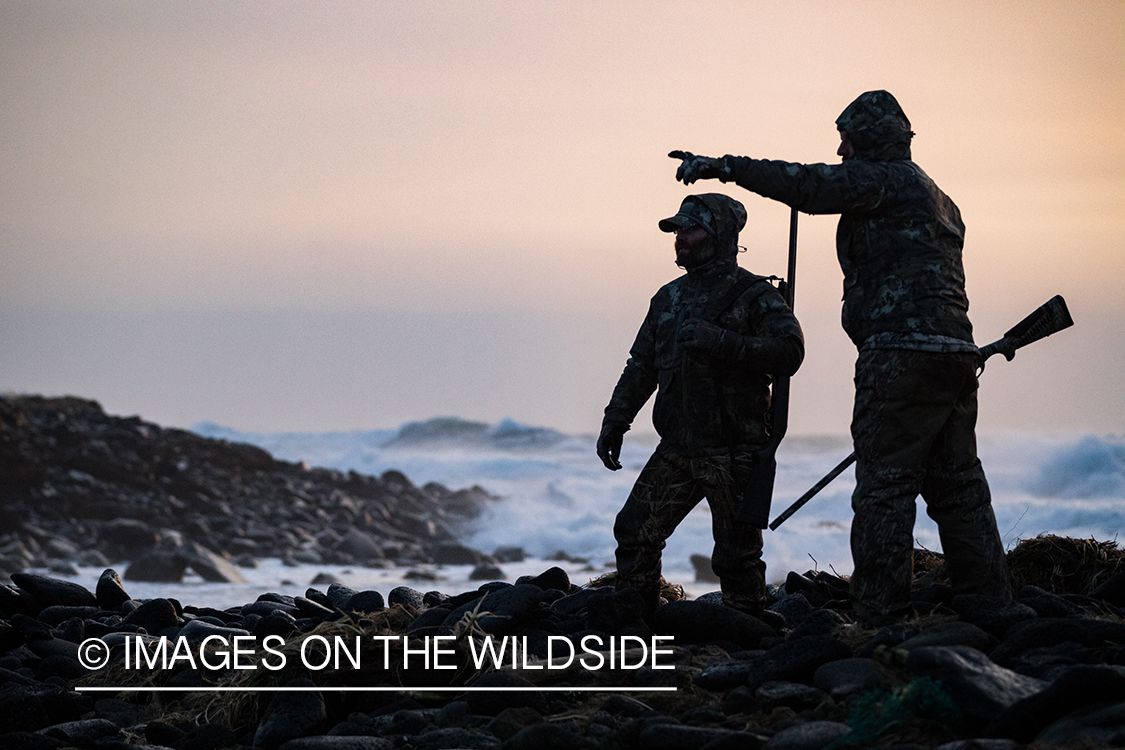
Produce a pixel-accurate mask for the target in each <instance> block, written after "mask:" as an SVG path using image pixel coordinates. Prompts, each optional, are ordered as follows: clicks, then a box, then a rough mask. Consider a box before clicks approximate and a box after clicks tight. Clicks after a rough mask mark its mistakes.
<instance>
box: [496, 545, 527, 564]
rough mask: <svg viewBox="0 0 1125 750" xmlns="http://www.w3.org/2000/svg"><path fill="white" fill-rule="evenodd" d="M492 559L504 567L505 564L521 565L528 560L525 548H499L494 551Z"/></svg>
mask: <svg viewBox="0 0 1125 750" xmlns="http://www.w3.org/2000/svg"><path fill="white" fill-rule="evenodd" d="M492 559H493V560H495V561H496V562H498V563H500V564H501V565H503V564H504V563H521V562H523V561H524V560H525V559H527V553H526V552H524V551H523V547H497V548H496V549H495V550H493V551H492Z"/></svg>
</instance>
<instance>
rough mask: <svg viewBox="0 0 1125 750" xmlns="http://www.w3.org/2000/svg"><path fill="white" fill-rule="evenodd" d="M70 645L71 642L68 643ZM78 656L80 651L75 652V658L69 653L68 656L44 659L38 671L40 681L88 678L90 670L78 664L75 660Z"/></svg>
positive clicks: (51, 656) (57, 655)
mask: <svg viewBox="0 0 1125 750" xmlns="http://www.w3.org/2000/svg"><path fill="white" fill-rule="evenodd" d="M66 642H67V643H69V641H66ZM77 655H78V649H77V648H76V649H75V650H74V656H71V654H70V653H69V649H68V653H66V654H52V655H50V656H47V657H46V658H44V659H43V661H42V662H40V664H39V668H38V669H37V670H36V674H37V675H38V677H39V679H40V680H46V679H47V678H48V677H62V678H63V679H64V680H77V679H79V678H81V677H86V676H88V675H89V674H90V670H88V669H86V668H85V667H84V666H82V665H81V664H79V663H78V659H77V658H75V657H77Z"/></svg>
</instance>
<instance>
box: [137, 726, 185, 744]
mask: <svg viewBox="0 0 1125 750" xmlns="http://www.w3.org/2000/svg"><path fill="white" fill-rule="evenodd" d="M186 734H187V732H185V731H184V730H182V729H179V728H177V727H174V726H172V725H171V724H166V723H165V722H163V721H150V722H149V723H147V724H145V739H146V740H148V741H149V742H150V743H151V744H153V745H166V746H168V747H175V746H177V745H179V744H180V740H182V739H183V738H184V735H186Z"/></svg>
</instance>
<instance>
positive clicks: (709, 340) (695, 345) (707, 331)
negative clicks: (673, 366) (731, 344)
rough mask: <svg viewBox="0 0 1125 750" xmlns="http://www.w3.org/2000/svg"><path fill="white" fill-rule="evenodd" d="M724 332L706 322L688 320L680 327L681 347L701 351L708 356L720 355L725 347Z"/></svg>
mask: <svg viewBox="0 0 1125 750" xmlns="http://www.w3.org/2000/svg"><path fill="white" fill-rule="evenodd" d="M723 333H724V330H723V329H722V328H720V327H719V326H717V325H715V324H714V323H708V322H707V321H705V320H687V321H684V324H683V325H682V326H680V333H679V336H678V338H679V341H680V345H681V346H683V347H685V348H687V349H700V350H702V351H705V352H707V353H708V354H718V352H719V348H720V347H721V346H722V345H723Z"/></svg>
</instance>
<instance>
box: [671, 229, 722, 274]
mask: <svg viewBox="0 0 1125 750" xmlns="http://www.w3.org/2000/svg"><path fill="white" fill-rule="evenodd" d="M714 256H715V243H714V241H713V240H712V239H711V235H709V234H707V230H706V229H704V228H703V227H701V226H699V225H698V224H692V225H691V226H689V227H683V228H682V229H678V230H677V231H676V265H678V266H682V267H683V268H695V267H697V266H701V265H703V264H704V263H706V262H707V261H709V260H711V259H712V258H713V257H714Z"/></svg>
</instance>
